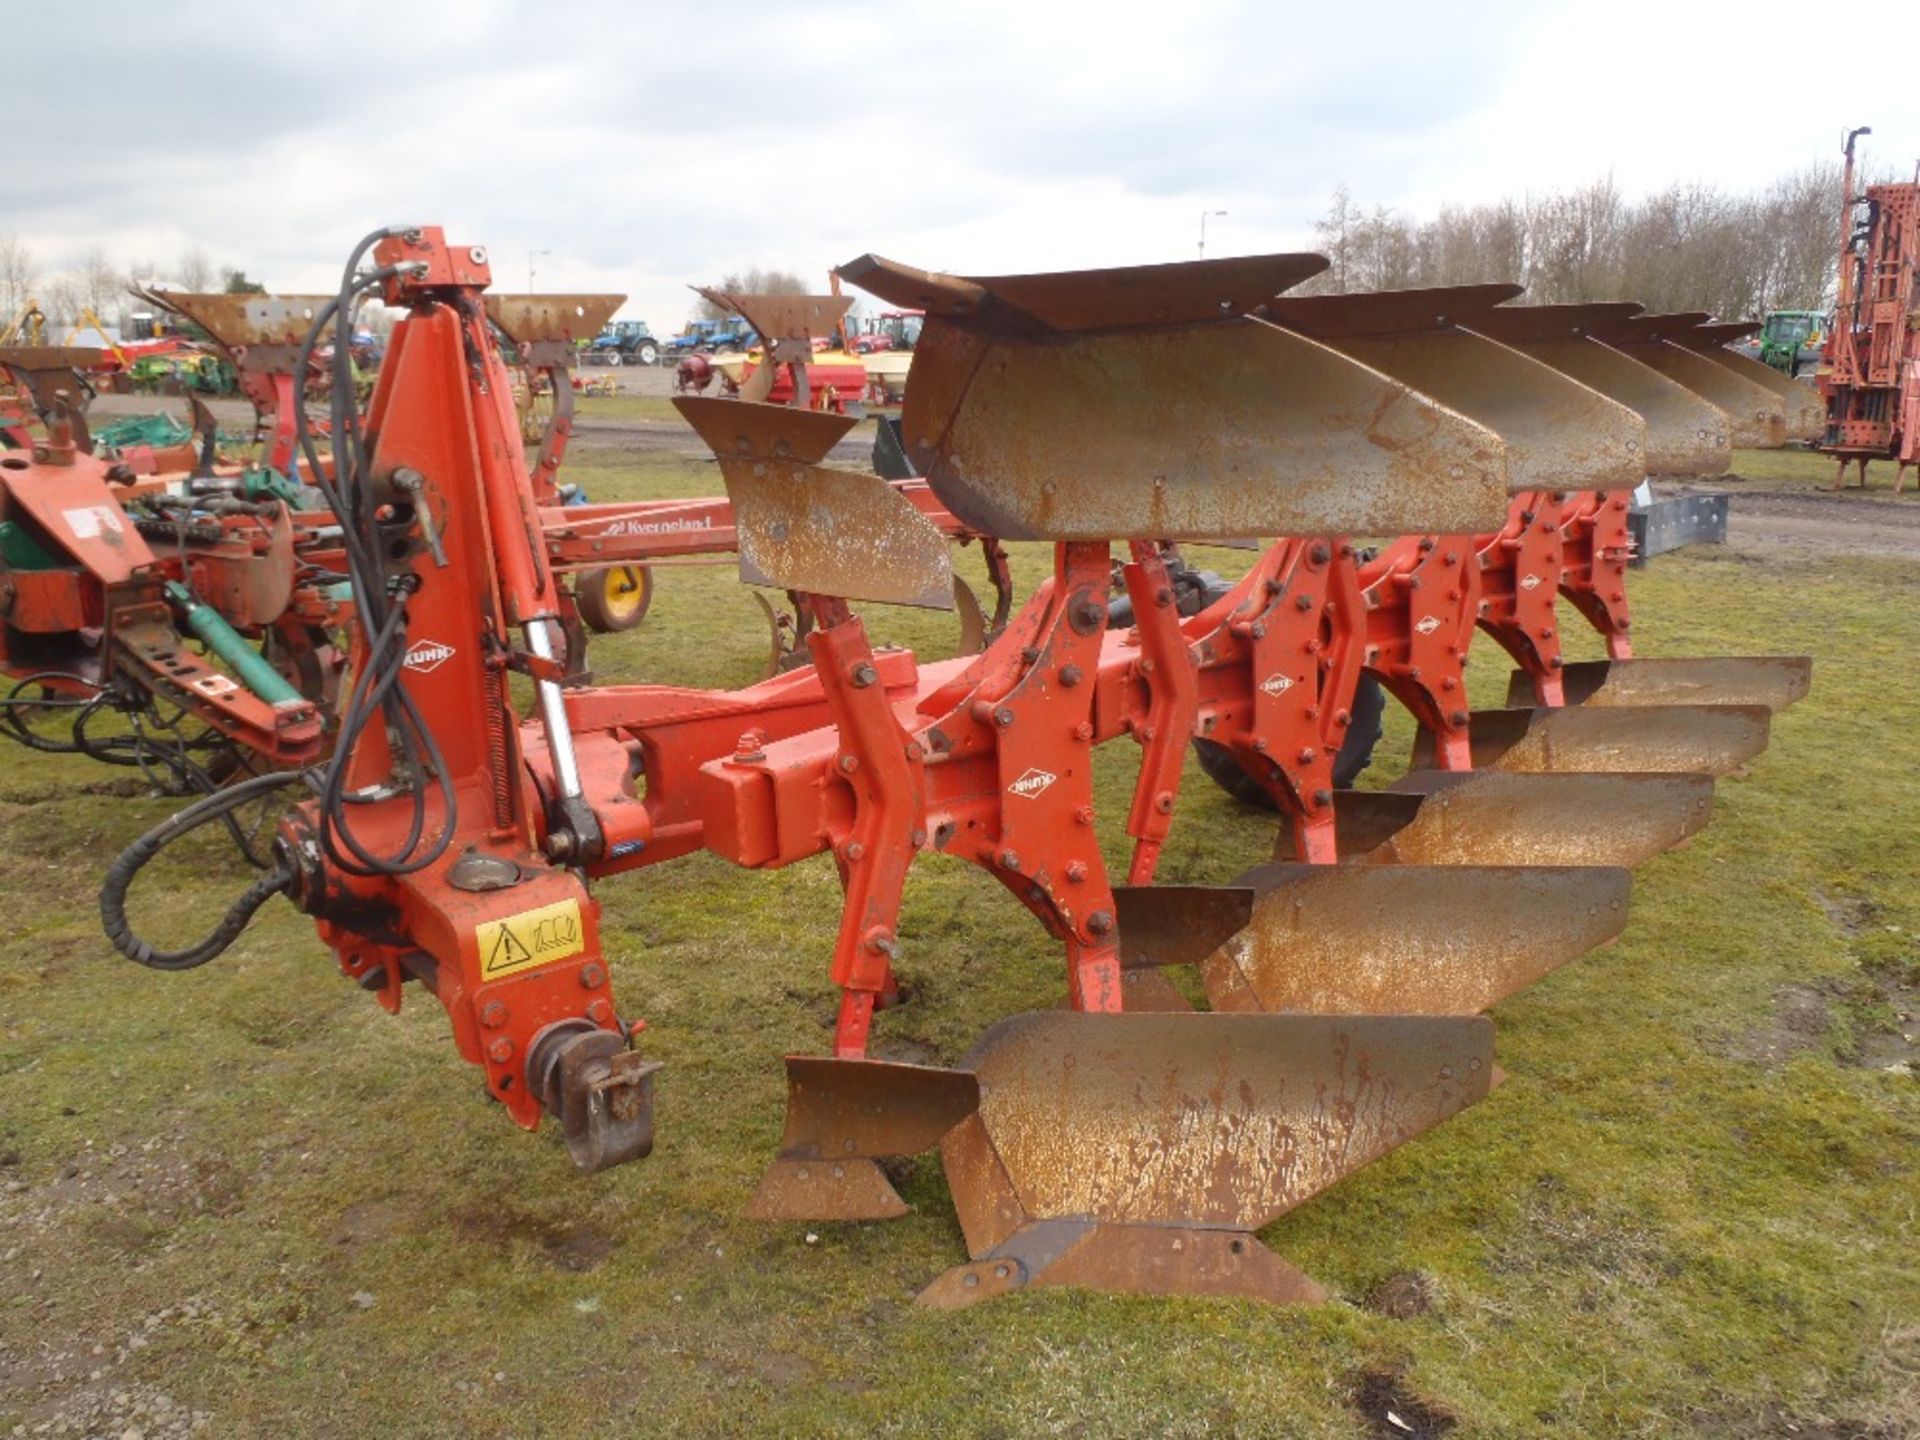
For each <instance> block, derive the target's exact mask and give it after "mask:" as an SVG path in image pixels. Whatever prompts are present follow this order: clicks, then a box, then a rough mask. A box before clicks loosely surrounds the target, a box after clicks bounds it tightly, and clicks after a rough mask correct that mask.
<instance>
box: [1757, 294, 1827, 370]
mask: <svg viewBox="0 0 1920 1440" xmlns="http://www.w3.org/2000/svg"><path fill="white" fill-rule="evenodd" d="M1826 328H1827V317H1826V316H1825V315H1823V314H1821V313H1820V312H1819V311H1818V310H1774V311H1771V312H1770V313H1769V314H1768V315H1767V323H1766V325H1765V327H1764V328H1762V330H1761V331H1760V363H1761V364H1762V365H1771V366H1772V367H1773V368H1774V369H1776V370H1778V371H1779V372H1780V373H1781V374H1783V375H1786V376H1789V377H1797V376H1798V375H1799V374H1800V372H1801V371H1802V370H1804V369H1807V368H1809V367H1810V366H1813V365H1816V364H1818V363H1819V361H1820V347H1821V346H1822V345H1823V344H1824V343H1826Z"/></svg>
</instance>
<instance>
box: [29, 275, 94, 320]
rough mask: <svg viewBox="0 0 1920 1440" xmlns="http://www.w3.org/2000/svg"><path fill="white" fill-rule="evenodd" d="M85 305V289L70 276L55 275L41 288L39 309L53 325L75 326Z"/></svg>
mask: <svg viewBox="0 0 1920 1440" xmlns="http://www.w3.org/2000/svg"><path fill="white" fill-rule="evenodd" d="M86 303H87V294H86V288H85V287H84V286H83V285H82V284H81V283H80V281H79V280H78V279H76V278H75V277H74V276H72V275H55V276H54V277H53V278H52V279H51V280H49V281H47V282H46V284H45V285H44V286H43V287H42V291H41V295H40V308H41V309H42V310H44V311H46V314H47V320H48V322H49V323H50V324H53V325H75V324H78V323H79V320H80V310H81V307H82V306H84V305H85V304H86Z"/></svg>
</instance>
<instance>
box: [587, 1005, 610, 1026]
mask: <svg viewBox="0 0 1920 1440" xmlns="http://www.w3.org/2000/svg"><path fill="white" fill-rule="evenodd" d="M612 1015H613V1007H612V1006H611V1005H609V1004H607V1002H606V1001H604V1000H592V1001H589V1002H588V1004H587V1018H588V1019H589V1020H591V1021H593V1023H594V1024H596V1025H604V1024H606V1023H607V1021H608V1020H609V1019H610V1018H611V1017H612Z"/></svg>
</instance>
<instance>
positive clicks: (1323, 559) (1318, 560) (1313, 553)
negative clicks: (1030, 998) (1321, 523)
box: [1307, 540, 1333, 565]
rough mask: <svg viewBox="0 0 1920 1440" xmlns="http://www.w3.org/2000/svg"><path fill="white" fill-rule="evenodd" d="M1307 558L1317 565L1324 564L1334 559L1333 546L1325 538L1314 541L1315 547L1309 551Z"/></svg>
mask: <svg viewBox="0 0 1920 1440" xmlns="http://www.w3.org/2000/svg"><path fill="white" fill-rule="evenodd" d="M1307 559H1308V560H1310V561H1312V562H1313V563H1314V564H1315V565H1324V564H1326V563H1327V562H1328V561H1329V560H1331V559H1333V547H1332V546H1330V545H1328V544H1327V542H1326V541H1324V540H1316V541H1314V542H1313V548H1312V549H1310V550H1308V551H1307Z"/></svg>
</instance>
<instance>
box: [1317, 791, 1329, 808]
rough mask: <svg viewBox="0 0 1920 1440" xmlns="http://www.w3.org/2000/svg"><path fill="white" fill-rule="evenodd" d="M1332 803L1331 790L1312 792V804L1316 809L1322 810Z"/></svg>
mask: <svg viewBox="0 0 1920 1440" xmlns="http://www.w3.org/2000/svg"><path fill="white" fill-rule="evenodd" d="M1332 803H1333V792H1332V791H1331V790H1316V791H1314V792H1313V805H1314V808H1315V809H1316V810H1324V809H1326V808H1327V806H1329V805H1331V804H1332Z"/></svg>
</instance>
